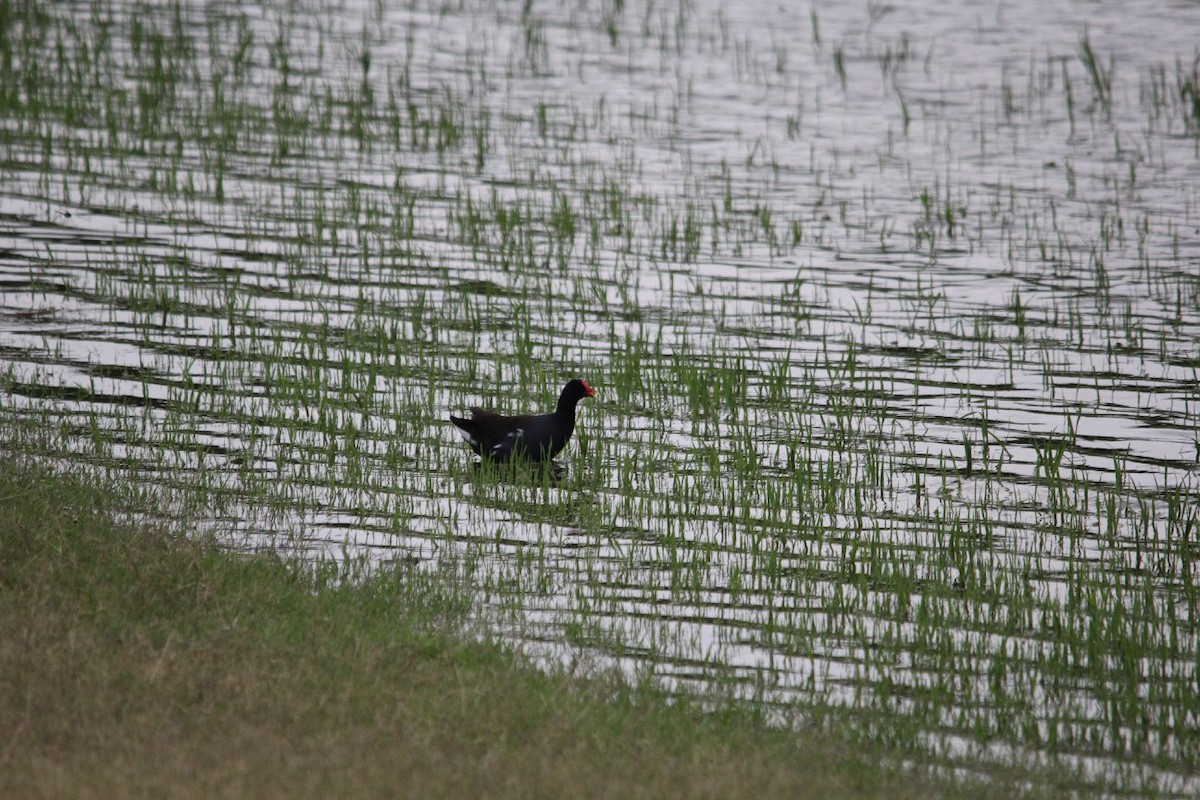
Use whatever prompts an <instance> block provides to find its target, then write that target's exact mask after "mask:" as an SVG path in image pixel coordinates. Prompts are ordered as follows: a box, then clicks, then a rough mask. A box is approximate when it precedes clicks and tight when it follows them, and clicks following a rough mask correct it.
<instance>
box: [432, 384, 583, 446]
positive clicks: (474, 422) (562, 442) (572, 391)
mask: <svg viewBox="0 0 1200 800" xmlns="http://www.w3.org/2000/svg"><path fill="white" fill-rule="evenodd" d="M595 396H596V390H595V389H593V388H592V387H591V386H588V384H587V381H583V380H579V379H575V380H573V381H571V382H569V383H568V384H567V385H566V386H564V387H563V390H562V394H560V395H559V396H558V407H557V408H556V409H555V410H554V413H552V414H527V415H523V416H518V417H508V416H505V415H503V414H496V413H494V412H491V411H485V410H484V409H482V408H472V409H471V418H470V419H464V418H463V417H456V416H454V415H453V414H452V415H450V421H451V422H453V423H454V424H455V425H456V426H457V427H458V430H459V433H461V434H462V437H463V438H464V439H466V440H467V444H469V445H470V446H471V449H472V450H474V451H475V453H476V454H477V455H479V456H480V457H481V458H484V459H487V460H489V461H496V462H502V461H508V460H509V459H514V458H523V459H526V460H529V461H549V460H550V459H552V458H554V457H555V456H556V455H558V454H559V453H560V452H562V449H563V448H564V447H566V446H567V442H569V441H570V440H571V434H572V433H574V432H575V406H576V405H577V404H578V403H579V401H580V400H582V399H583V398H585V397H595Z"/></svg>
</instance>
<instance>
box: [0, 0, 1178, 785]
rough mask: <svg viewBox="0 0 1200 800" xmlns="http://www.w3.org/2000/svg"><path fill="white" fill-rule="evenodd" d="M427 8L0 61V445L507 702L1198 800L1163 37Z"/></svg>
mask: <svg viewBox="0 0 1200 800" xmlns="http://www.w3.org/2000/svg"><path fill="white" fill-rule="evenodd" d="M470 6H471V4H469V3H468V4H453V5H448V6H446V7H442V6H441V5H439V4H437V3H433V4H429V5H422V4H414V6H413V7H412V8H409V9H404V10H400V9H383V8H382V7H379V6H376V5H374V4H366V5H365V6H364V7H363V8H352V9H350V10H333V9H326V8H322V7H320V6H314V7H307V6H304V5H302V4H295V5H293V6H292V7H291V8H290V9H289V10H287V11H274V10H269V11H268V10H263V9H259V8H254V7H247V8H245V9H244V10H239V9H236V8H234V7H230V6H227V5H221V6H219V7H216V6H214V7H197V8H195V9H180V10H179V11H178V12H175V11H165V10H164V11H157V10H151V11H148V12H145V13H143V10H142V9H138V11H137V13H136V14H135V13H134V12H133V10H132V6H130V7H126V6H123V5H121V4H120V3H118V2H115V0H114V2H112V3H111V4H107V5H106V4H104V3H101V4H94V5H87V6H84V7H81V8H79V9H75V8H72V7H71V6H70V5H61V6H56V7H55V8H54V9H53V10H52V11H48V12H45V13H35V12H33V11H27V12H24V16H22V14H21V13H18V14H17V15H16V17H15V18H14V20H13V22H12V24H10V25H8V26H7V29H6V30H5V31H4V33H3V36H4V37H5V39H4V43H5V52H6V53H11V54H12V59H11V61H12V63H11V64H10V65H9V66H7V67H6V69H7V70H9V71H10V74H7V75H5V76H4V78H5V80H3V81H0V83H3V84H4V85H5V86H7V87H9V88H7V89H6V90H4V92H3V93H0V94H2V96H0V101H2V102H3V106H4V109H5V110H4V113H3V116H0V131H2V132H3V136H2V141H3V144H2V147H3V151H2V152H3V161H2V163H3V167H2V169H3V177H4V180H3V188H0V368H2V369H3V379H2V383H0V403H2V404H3V407H4V409H5V410H6V411H7V412H10V413H17V414H21V415H24V416H27V417H29V418H32V419H37V420H41V421H43V422H44V423H45V426H46V428H47V429H48V430H53V431H54V432H56V435H57V438H55V439H54V440H53V441H54V443H55V444H54V446H55V447H58V448H61V451H62V455H63V457H65V458H81V459H83V458H87V459H92V458H97V457H98V456H99V455H102V456H103V461H102V463H104V464H105V465H107V466H108V468H110V469H111V468H113V467H114V465H120V466H121V468H123V469H126V470H129V471H130V474H134V475H137V476H138V477H139V480H144V481H148V482H151V483H157V484H160V485H163V486H168V487H178V486H190V487H198V488H199V489H200V491H201V492H202V495H203V496H204V497H205V498H206V502H207V503H208V507H207V509H206V514H207V516H208V517H210V518H211V520H212V521H213V522H214V524H215V525H217V526H218V527H221V528H228V527H230V526H233V527H237V528H238V529H240V530H243V531H245V532H250V533H253V534H254V535H255V536H256V537H263V540H264V541H267V542H275V543H278V544H284V543H286V544H289V545H290V546H294V547H300V548H304V549H306V550H310V551H311V552H312V553H313V554H314V555H330V556H334V557H343V556H344V555H345V554H346V553H359V552H367V553H376V554H378V556H379V557H380V558H381V559H384V560H392V559H395V558H397V557H407V558H412V559H416V560H419V561H421V562H423V563H427V564H430V565H434V564H438V563H444V562H446V561H449V560H457V561H458V562H460V563H463V564H467V565H469V569H467V570H465V571H464V574H469V575H470V580H471V581H472V583H473V584H474V585H475V587H476V589H477V591H478V596H479V599H480V602H481V613H482V614H484V615H485V616H486V619H487V621H488V623H489V624H490V625H492V626H493V627H494V628H495V629H498V630H502V631H504V632H505V633H506V634H507V635H509V636H511V637H513V638H514V639H515V640H518V641H520V642H522V643H524V645H525V646H526V647H527V648H528V649H529V651H530V652H531V653H533V654H535V655H538V656H540V657H544V658H547V659H549V660H555V661H558V660H564V659H574V658H584V659H597V660H599V661H600V662H601V663H615V664H619V665H621V666H622V667H623V668H626V669H628V670H629V671H631V672H634V673H641V672H645V671H651V672H653V673H654V674H657V675H660V676H663V677H665V678H667V679H670V680H674V681H678V682H679V683H680V684H681V685H694V686H697V687H699V688H704V687H706V686H708V685H711V684H713V683H726V684H728V685H730V686H732V687H734V688H735V689H736V691H738V692H739V693H741V694H744V695H745V696H747V697H753V698H756V699H759V700H762V701H764V702H767V703H770V704H773V705H774V706H775V707H777V708H778V709H779V713H780V714H781V715H788V714H790V713H791V712H790V709H794V708H801V709H804V708H807V707H809V706H811V705H812V704H816V703H818V702H821V701H831V702H834V703H836V704H837V705H838V706H839V707H842V708H846V709H850V710H851V713H854V714H857V715H859V717H858V722H859V724H860V725H861V728H862V729H863V730H864V735H869V736H879V737H884V738H889V737H890V738H891V739H892V740H894V742H893V743H895V742H896V741H899V742H905V741H911V742H914V743H916V744H913V745H912V746H913V747H918V746H919V747H920V748H923V749H925V751H927V752H928V751H934V752H939V753H944V754H946V755H947V756H949V757H950V758H952V759H963V760H964V762H963V763H966V760H967V759H972V761H971V763H972V764H974V765H975V766H980V765H981V764H983V763H984V762H985V761H987V760H1003V759H1004V758H1007V757H1008V756H1009V755H1011V754H1012V753H1013V752H1016V753H1018V754H1020V757H1023V758H1025V757H1028V758H1034V759H1035V760H1036V759H1043V760H1044V759H1049V758H1051V757H1057V758H1059V759H1061V761H1060V762H1059V763H1065V764H1067V765H1068V766H1074V767H1078V768H1080V769H1082V770H1084V771H1085V772H1087V774H1089V775H1090V776H1092V778H1094V779H1095V780H1097V781H1102V780H1104V781H1110V782H1111V783H1110V785H1113V786H1125V787H1133V789H1134V790H1135V791H1142V790H1145V789H1146V788H1147V787H1152V786H1159V787H1160V788H1163V789H1166V790H1168V791H1178V792H1181V793H1186V792H1188V791H1190V790H1193V789H1195V786H1194V783H1192V782H1190V781H1191V779H1190V778H1188V777H1187V776H1188V775H1194V774H1195V768H1196V765H1197V759H1198V758H1200V747H1197V745H1196V741H1195V737H1194V735H1192V734H1191V733H1189V731H1191V732H1194V731H1195V730H1196V727H1197V725H1200V705H1198V701H1197V700H1196V697H1197V695H1200V692H1198V691H1197V680H1198V671H1200V665H1198V663H1197V661H1196V658H1195V653H1196V652H1197V651H1198V650H1200V642H1198V638H1200V637H1198V635H1197V622H1196V616H1195V615H1196V609H1197V607H1198V604H1197V596H1196V590H1195V584H1196V581H1197V578H1198V577H1200V576H1198V575H1197V572H1196V564H1197V563H1200V561H1198V559H1197V558H1196V550H1195V547H1196V545H1195V536H1196V531H1197V530H1200V517H1198V511H1197V504H1196V501H1195V498H1194V495H1195V494H1196V491H1195V489H1196V487H1195V474H1196V468H1197V463H1198V461H1200V431H1198V420H1200V388H1198V387H1200V382H1198V374H1197V372H1198V368H1200V219H1198V217H1197V213H1198V211H1197V209H1200V188H1198V187H1200V180H1197V164H1198V163H1200V161H1198V156H1197V152H1198V151H1197V142H1198V141H1200V139H1198V137H1200V105H1197V97H1200V94H1198V91H1200V90H1198V89H1197V87H1198V86H1200V73H1197V71H1196V66H1195V64H1196V61H1195V59H1196V55H1197V50H1196V45H1195V43H1194V31H1195V30H1197V29H1200V18H1198V17H1200V11H1197V10H1195V9H1193V8H1191V7H1189V6H1177V7H1167V8H1160V7H1149V8H1138V9H1137V11H1136V13H1134V12H1132V11H1131V10H1130V8H1129V7H1128V6H1127V5H1112V6H1105V5H1095V4H1092V5H1089V6H1087V8H1086V10H1085V11H1084V10H1081V9H1080V7H1078V6H1076V5H1074V4H1070V3H1061V4H1055V3H1026V2H1020V3H1014V4H1007V5H1001V6H997V7H995V8H989V9H985V10H980V9H976V8H975V7H974V6H970V5H969V4H967V5H965V6H963V7H952V8H948V7H946V6H945V5H944V4H937V5H936V6H935V5H933V4H928V7H924V8H911V7H906V8H900V7H892V6H885V5H878V4H875V5H868V6H866V7H858V6H851V7H846V8H841V7H837V8H834V7H831V8H819V7H814V8H813V9H812V10H811V13H808V14H803V13H801V14H793V15H780V14H779V13H778V11H777V9H776V8H775V6H773V5H768V4H733V5H732V6H730V7H725V6H720V5H717V4H704V3H696V4H687V3H681V4H672V5H670V6H669V7H659V6H658V5H655V6H643V5H637V7H634V5H633V4H615V5H613V4H604V5H602V7H600V8H596V9H585V8H581V7H578V6H575V5H571V4H567V5H562V6H560V5H554V6H550V5H549V4H547V5H546V7H544V8H543V7H541V6H540V4H532V5H529V6H528V7H527V8H526V10H524V11H517V10H516V9H511V10H505V9H501V10H499V11H496V10H493V9H492V8H491V7H490V5H487V4H479V7H477V8H471V7H470ZM1082 14H1086V17H1084V16H1082ZM59 42H61V47H60V46H59ZM575 374H587V375H589V376H593V375H594V376H596V379H595V381H594V382H595V384H596V385H597V387H598V388H600V389H601V394H602V401H601V402H599V403H596V404H593V405H591V406H589V407H586V408H583V409H581V413H580V427H579V429H577V432H576V437H575V439H574V440H573V441H572V443H571V446H570V448H569V449H568V451H567V453H566V454H564V457H563V459H562V460H563V462H564V463H563V467H562V468H560V470H552V471H550V472H546V473H539V474H530V475H524V474H521V475H506V476H501V479H499V480H498V479H497V477H496V476H495V475H491V474H482V473H484V472H485V471H484V470H477V469H475V468H473V467H471V461H472V457H471V456H470V454H469V453H467V452H466V451H465V450H464V449H463V448H462V446H461V444H460V443H459V441H458V438H457V436H454V435H452V433H451V430H450V427H449V424H448V423H447V422H446V421H445V418H446V415H447V414H448V413H449V412H450V411H451V410H454V409H459V408H463V407H465V406H468V405H471V404H473V403H476V402H480V403H482V404H485V405H488V406H492V407H496V408H498V409H501V410H508V411H514V410H516V409H518V408H530V407H542V406H545V407H549V406H550V405H551V404H552V402H553V396H552V393H553V392H554V391H556V387H558V386H560V385H561V382H562V379H563V378H565V377H569V376H572V375H575ZM397 553H403V554H404V555H403V556H398V555H397ZM881 720H890V722H886V723H885V722H882V721H881ZM906 726H908V727H906Z"/></svg>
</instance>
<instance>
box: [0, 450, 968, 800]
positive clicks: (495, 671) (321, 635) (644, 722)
mask: <svg viewBox="0 0 1200 800" xmlns="http://www.w3.org/2000/svg"><path fill="white" fill-rule="evenodd" d="M112 496H113V494H112V493H111V492H106V491H105V489H104V487H102V486H98V485H96V484H95V483H92V482H89V481H84V480H79V479H77V478H74V477H71V476H64V475H55V474H51V473H50V472H47V471H45V470H44V469H43V468H41V467H35V466H31V465H30V464H29V463H25V462H23V461H22V460H20V459H15V458H13V457H12V456H8V457H5V458H4V459H3V460H2V461H0V497H2V498H3V500H4V502H3V503H2V504H0V598H2V603H0V672H2V673H3V674H4V675H5V676H6V678H5V680H4V681H3V682H0V685H2V686H3V689H2V690H0V719H3V720H5V724H4V725H3V726H0V727H3V729H4V731H5V733H4V735H3V740H2V741H0V795H3V796H7V797H101V796H103V797H112V796H121V797H143V796H146V797H148V796H154V797H194V796H213V795H216V794H218V793H219V794H221V795H225V796H240V797H278V796H285V795H286V796H288V797H303V796H329V795H330V794H332V793H336V794H338V795H340V796H349V797H354V796H358V797H362V796H389V797H390V796H422V797H430V796H434V797H436V796H444V797H449V796H454V797H472V796H473V797H568V796H570V797H666V796H671V797H749V796H755V797H761V796H775V797H781V796H787V797H824V798H830V797H833V798H838V797H883V796H886V797H893V798H894V797H908V796H914V797H915V796H920V797H930V796H947V794H948V795H949V796H954V795H957V794H961V793H965V790H964V788H963V787H956V786H953V785H947V786H938V785H931V784H930V783H929V782H928V781H927V780H925V779H923V778H921V777H919V776H914V775H907V774H900V773H898V772H897V771H896V770H895V769H892V768H888V767H885V766H882V765H881V764H882V763H883V759H882V757H881V755H880V754H870V753H867V754H864V753H852V752H850V751H849V748H847V747H846V746H844V745H839V744H836V743H831V742H829V741H818V740H815V739H813V738H810V737H806V736H802V735H798V734H795V733H791V732H786V731H779V730H773V729H771V728H769V727H767V726H765V725H763V724H762V723H761V722H760V721H759V720H757V719H756V718H755V717H754V715H753V713H751V712H749V711H742V712H739V711H738V710H737V708H736V707H730V708H729V709H726V710H725V711H723V712H720V713H715V714H712V713H710V714H705V713H701V712H700V710H699V709H698V708H696V707H694V705H691V704H689V703H687V702H682V703H680V702H669V701H668V699H667V698H666V697H665V696H663V695H662V694H660V693H658V692H657V691H656V690H653V689H646V688H637V687H629V686H626V685H622V684H621V683H620V682H619V681H616V680H614V679H610V678H606V677H604V676H599V677H593V678H589V679H586V680H581V679H577V678H572V677H569V676H566V675H546V674H544V673H542V672H539V671H537V670H535V669H532V668H530V667H529V666H527V665H525V664H524V663H523V662H522V660H521V658H520V656H519V655H518V654H516V653H514V652H512V651H511V650H509V649H507V648H505V647H503V646H501V645H498V644H495V643H490V642H486V641H478V640H475V639H474V638H472V637H469V636H465V635H463V632H462V631H461V630H460V629H457V628H456V626H455V625H454V624H453V620H455V619H459V618H461V611H462V609H461V607H459V603H460V599H459V598H456V597H455V595H454V592H453V589H452V588H451V587H447V586H446V585H445V582H444V581H439V580H438V579H437V578H428V577H420V576H418V575H416V574H414V573H411V572H408V571H405V570H404V569H403V568H397V569H395V570H392V571H382V572H380V573H378V574H376V575H373V576H371V577H369V578H367V579H366V580H362V581H342V580H340V577H342V576H339V575H338V574H337V572H336V571H335V570H328V569H317V570H316V571H314V570H312V569H311V568H310V567H304V566H303V565H301V564H300V563H293V562H288V561H286V560H283V559H281V558H278V557H274V556H269V555H268V556H254V557H246V556H240V555H236V554H233V553H230V552H228V551H223V550H221V549H219V548H217V547H216V546H215V545H214V544H213V543H212V542H203V541H196V540H193V539H191V538H188V537H186V536H181V535H177V534H171V533H166V532H164V531H162V530H157V529H154V528H150V527H142V528H138V527H128V526H121V525H119V524H117V523H116V522H114V519H113V516H112V515H111V514H110V513H108V512H107V511H106V506H107V505H108V503H109V501H110V498H111V497H112ZM456 609H457V610H456ZM972 793H973V794H978V791H977V787H976V789H974V790H972Z"/></svg>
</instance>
